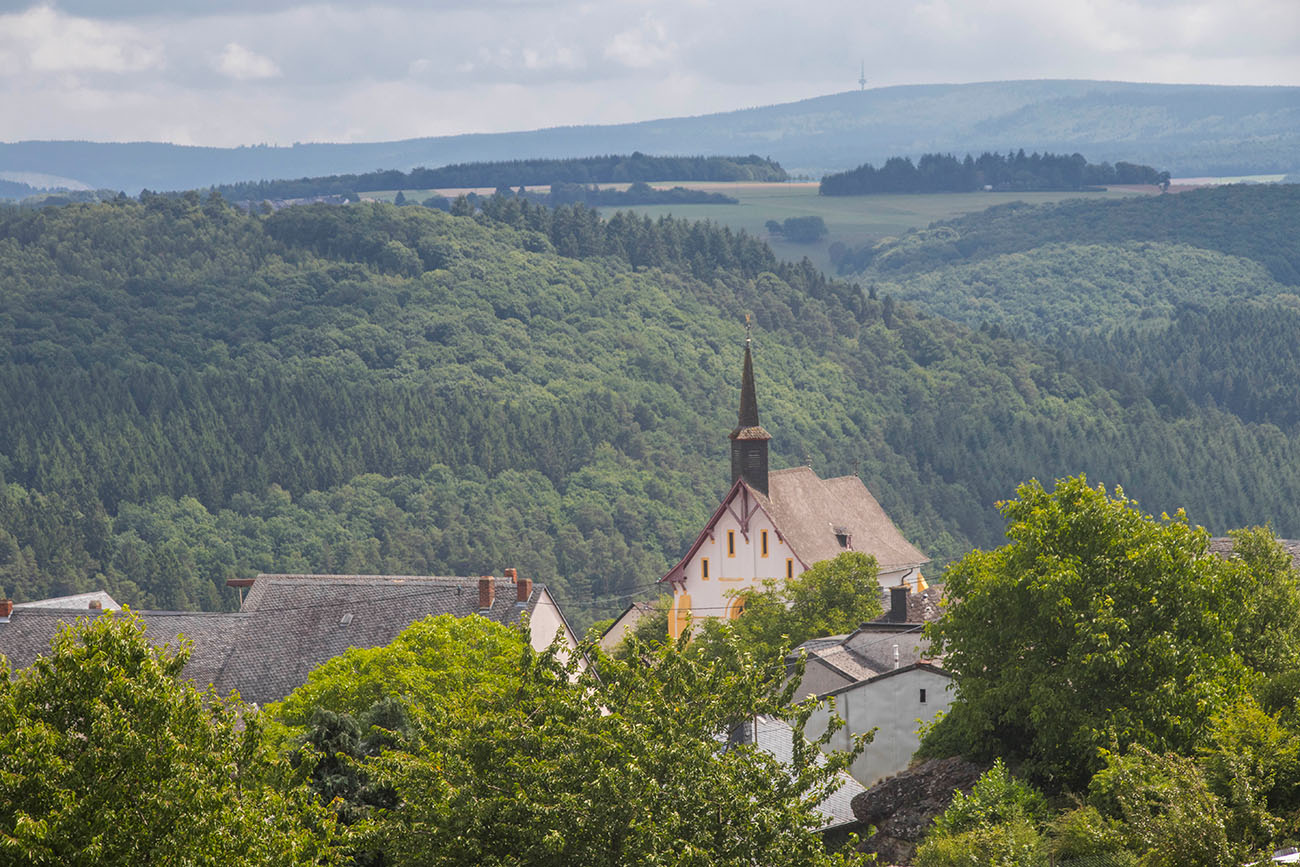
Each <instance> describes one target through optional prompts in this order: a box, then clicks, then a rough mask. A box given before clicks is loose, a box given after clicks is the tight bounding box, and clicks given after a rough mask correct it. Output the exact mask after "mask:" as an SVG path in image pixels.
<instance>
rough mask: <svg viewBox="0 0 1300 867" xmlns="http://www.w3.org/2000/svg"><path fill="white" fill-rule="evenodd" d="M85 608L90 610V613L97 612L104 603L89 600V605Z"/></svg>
mask: <svg viewBox="0 0 1300 867" xmlns="http://www.w3.org/2000/svg"><path fill="white" fill-rule="evenodd" d="M87 607H88V608H90V610H91V611H99V610H101V609H102V608H103V607H104V603H102V602H100V601H99V600H98V599H92V600H90V605H89V606H87Z"/></svg>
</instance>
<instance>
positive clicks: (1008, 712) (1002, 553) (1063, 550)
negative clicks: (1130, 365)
mask: <svg viewBox="0 0 1300 867" xmlns="http://www.w3.org/2000/svg"><path fill="white" fill-rule="evenodd" d="M1016 494H1017V499H1014V500H1010V501H1007V502H1005V503H1002V504H1000V510H1001V512H1002V513H1003V515H1004V516H1005V517H1006V519H1007V531H1006V532H1007V538H1008V539H1009V543H1008V544H1007V545H1004V546H1003V547H1001V548H998V549H996V550H993V551H975V552H972V553H971V554H968V555H967V556H966V557H964V558H962V559H961V560H960V561H958V562H957V563H955V564H954V565H953V566H952V567H950V568H949V569H948V571H947V572H946V573H945V581H946V592H947V594H948V596H949V598H950V599H951V600H952V601H951V604H950V605H949V606H948V608H947V610H946V612H945V614H944V616H943V617H942V619H941V620H940V621H938V622H937V623H936V624H935V625H934V626H933V627H932V630H931V634H932V637H933V640H934V644H935V649H936V651H938V652H942V653H944V654H945V658H944V666H945V667H946V668H947V669H948V670H950V671H952V672H953V675H954V677H955V679H956V683H957V689H958V693H957V699H956V701H955V702H954V704H953V707H952V710H951V711H950V713H949V715H948V716H947V717H946V718H945V719H944V720H943V722H942V723H940V725H939V726H938V727H936V729H935V730H933V731H931V732H930V736H929V737H930V738H931V739H932V741H931V748H933V746H934V745H935V744H936V743H938V742H941V741H942V740H943V738H945V737H954V736H955V737H956V738H957V739H958V741H959V742H961V743H963V745H964V746H963V748H964V749H965V750H966V751H968V752H971V753H973V754H975V755H983V756H989V757H992V756H994V755H997V756H1003V757H1005V758H1007V759H1008V761H1014V762H1017V763H1019V762H1023V763H1024V764H1025V766H1026V768H1028V769H1029V770H1030V772H1031V773H1032V774H1034V775H1035V776H1036V777H1038V778H1039V779H1042V780H1045V781H1048V782H1050V783H1051V785H1052V786H1054V787H1057V788H1059V787H1061V786H1073V787H1075V788H1076V789H1077V788H1079V787H1081V786H1082V785H1083V783H1084V782H1085V781H1086V780H1087V779H1088V778H1089V777H1090V776H1091V774H1092V773H1093V772H1094V771H1096V770H1097V768H1098V766H1099V762H1100V758H1099V757H1100V753H1099V750H1101V749H1103V748H1105V747H1107V746H1109V745H1112V744H1116V743H1117V744H1119V745H1120V746H1121V747H1127V746H1129V745H1138V746H1143V747H1147V748H1150V749H1153V750H1157V751H1165V750H1172V751H1175V752H1181V753H1184V754H1189V753H1190V752H1191V751H1193V750H1194V749H1196V748H1197V747H1198V746H1199V745H1201V744H1203V743H1205V742H1206V739H1207V737H1208V734H1209V732H1210V729H1211V725H1212V721H1213V717H1214V714H1215V712H1216V710H1217V709H1219V708H1223V707H1226V706H1227V705H1228V704H1230V703H1231V702H1232V701H1233V700H1235V699H1239V698H1241V697H1243V696H1244V695H1246V694H1247V693H1248V691H1249V690H1250V688H1251V687H1252V686H1253V685H1255V684H1257V683H1258V682H1260V681H1261V679H1262V678H1263V677H1264V676H1265V675H1267V674H1268V673H1271V672H1276V671H1279V670H1283V669H1289V668H1293V667H1294V666H1295V664H1296V659H1297V657H1296V638H1297V630H1298V629H1300V620H1297V618H1296V617H1295V616H1294V614H1292V613H1291V612H1295V611H1296V610H1297V609H1296V605H1297V603H1298V602H1300V577H1298V576H1297V575H1296V573H1295V571H1294V570H1293V569H1292V568H1291V565H1290V560H1289V557H1286V555H1284V554H1281V552H1280V551H1278V550H1277V546H1276V543H1273V542H1271V536H1268V535H1267V534H1266V533H1263V532H1261V531H1254V532H1250V533H1245V534H1240V535H1239V536H1238V545H1239V547H1240V554H1239V555H1238V556H1237V557H1235V558H1233V559H1228V560H1225V559H1224V558H1222V557H1220V556H1218V555H1217V554H1215V553H1213V552H1211V551H1210V550H1209V549H1208V542H1209V534H1208V533H1206V532H1205V531H1204V530H1203V529H1201V528H1199V527H1194V526H1191V525H1190V524H1188V522H1187V520H1186V518H1185V516H1184V515H1183V514H1182V513H1179V514H1177V515H1175V516H1174V517H1168V516H1161V517H1160V518H1154V517H1152V516H1150V515H1145V514H1143V513H1142V512H1140V511H1139V510H1138V508H1137V504H1136V503H1135V502H1133V501H1131V500H1129V499H1128V498H1126V497H1125V496H1124V493H1123V491H1122V490H1120V489H1118V488H1117V489H1116V490H1115V493H1114V494H1113V495H1112V494H1108V493H1107V492H1106V490H1105V488H1104V487H1101V486H1099V487H1096V488H1092V487H1089V485H1088V483H1087V481H1086V479H1085V478H1084V477H1082V476H1080V477H1074V478H1069V479H1065V480H1063V481H1061V482H1058V483H1057V485H1056V487H1055V489H1054V490H1052V491H1048V490H1046V489H1045V488H1044V487H1043V486H1042V485H1041V484H1039V483H1037V482H1029V483H1026V484H1024V485H1021V486H1020V487H1019V488H1017V491H1016ZM1278 612H1283V613H1281V615H1280V616H1278ZM1266 635H1267V636H1270V637H1269V638H1265V636H1266Z"/></svg>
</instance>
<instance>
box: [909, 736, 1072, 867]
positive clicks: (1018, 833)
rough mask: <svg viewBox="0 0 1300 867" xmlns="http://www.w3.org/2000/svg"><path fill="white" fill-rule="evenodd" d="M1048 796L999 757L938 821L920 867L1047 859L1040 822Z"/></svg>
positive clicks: (1028, 866) (919, 855)
mask: <svg viewBox="0 0 1300 867" xmlns="http://www.w3.org/2000/svg"><path fill="white" fill-rule="evenodd" d="M1046 816H1047V801H1046V799H1045V798H1044V797H1043V795H1042V793H1041V792H1039V791H1038V790H1036V789H1034V788H1033V787H1032V786H1030V785H1029V784H1028V783H1025V782H1024V781H1022V780H1018V779H1016V778H1015V777H1013V776H1011V773H1010V772H1009V771H1008V770H1007V768H1006V765H1004V764H1003V763H1002V760H1001V759H999V760H997V761H996V762H994V763H993V767H992V768H990V769H989V770H988V771H987V772H985V773H984V775H983V776H981V777H980V778H979V780H978V781H977V782H976V783H975V786H974V787H973V788H972V789H971V791H970V792H969V793H966V792H957V793H956V794H955V795H954V796H953V799H952V802H951V803H950V804H949V805H948V808H947V809H946V810H944V812H943V813H942V814H940V815H939V816H938V817H937V818H936V819H935V820H934V825H933V827H932V828H931V830H930V832H929V833H928V834H927V835H926V837H925V840H924V841H922V843H921V845H920V847H918V849H917V852H916V864H917V867H957V865H959V864H999V865H1005V867H1038V865H1044V867H1045V865H1046V864H1047V858H1046V854H1047V849H1046V844H1045V842H1044V840H1043V838H1042V835H1041V834H1040V832H1039V826H1040V825H1041V824H1042V822H1043V821H1044V819H1045V818H1046Z"/></svg>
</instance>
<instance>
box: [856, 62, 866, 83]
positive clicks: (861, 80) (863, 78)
mask: <svg viewBox="0 0 1300 867" xmlns="http://www.w3.org/2000/svg"><path fill="white" fill-rule="evenodd" d="M858 87H859V88H860V89H862V90H866V89H867V62H866V61H865V60H864V61H862V73H861V74H860V75H859V76H858Z"/></svg>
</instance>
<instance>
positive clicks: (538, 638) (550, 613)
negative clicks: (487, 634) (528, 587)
mask: <svg viewBox="0 0 1300 867" xmlns="http://www.w3.org/2000/svg"><path fill="white" fill-rule="evenodd" d="M540 594H541V595H539V596H538V597H537V604H536V605H534V606H533V611H532V614H531V616H530V617H529V619H528V632H529V642H528V643H529V644H531V645H532V646H533V650H537V651H542V650H545V649H546V648H548V647H550V646H551V642H552V641H554V640H555V633H556V632H557V631H558V632H560V633H561V634H562V637H563V640H564V645H565V646H566V647H567V648H568V649H569V651H570V652H572V651H574V650H577V648H578V638H577V636H575V635H574V634H573V633H572V632H571V631H570V630H569V627H568V625H567V624H565V622H564V617H563V615H561V614H560V607H559V606H558V605H557V604H556V603H555V600H554V599H552V598H551V594H550V593H549V592H548V591H547V590H546V589H544V588H543V589H542V590H541V591H540ZM561 659H566V660H567V659H568V655H567V654H564V655H562V656H561ZM579 665H580V667H582V668H586V667H587V664H586V661H585V660H579Z"/></svg>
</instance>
